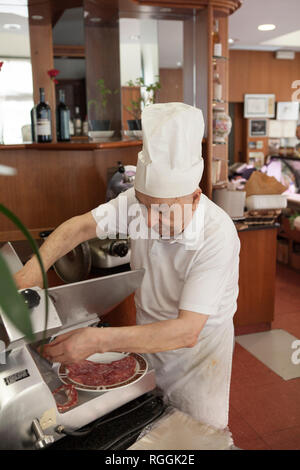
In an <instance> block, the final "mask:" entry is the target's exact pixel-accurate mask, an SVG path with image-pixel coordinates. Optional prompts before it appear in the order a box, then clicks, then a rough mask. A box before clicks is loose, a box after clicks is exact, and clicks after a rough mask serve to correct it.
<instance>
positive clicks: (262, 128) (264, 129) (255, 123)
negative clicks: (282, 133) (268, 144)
mask: <svg viewBox="0 0 300 470" xmlns="http://www.w3.org/2000/svg"><path fill="white" fill-rule="evenodd" d="M267 135H268V120H267V119H249V137H267Z"/></svg>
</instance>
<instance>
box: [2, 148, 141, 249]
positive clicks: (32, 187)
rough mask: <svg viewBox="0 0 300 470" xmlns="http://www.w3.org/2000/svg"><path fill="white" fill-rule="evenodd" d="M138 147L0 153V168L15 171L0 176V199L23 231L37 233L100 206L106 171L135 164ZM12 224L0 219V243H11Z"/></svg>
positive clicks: (105, 181) (104, 191)
mask: <svg viewBox="0 0 300 470" xmlns="http://www.w3.org/2000/svg"><path fill="white" fill-rule="evenodd" d="M140 150H141V146H134V147H124V148H115V149H103V150H95V151H88V150H86V151H84V150H83V151H67V150H57V151H55V150H52V151H51V150H44V151H39V150H29V149H25V150H18V151H14V150H3V151H1V152H0V164H5V165H10V166H12V167H14V168H16V169H17V174H16V175H15V176H2V177H1V186H0V200H1V202H2V203H3V204H5V205H6V206H7V207H8V208H9V209H11V210H12V211H13V212H15V213H16V214H17V215H18V217H19V218H20V219H21V220H22V222H23V223H24V224H25V225H26V226H27V228H28V229H30V230H31V231H33V232H34V234H36V233H38V232H39V231H41V230H42V229H45V228H54V227H56V226H57V225H59V224H60V223H62V222H63V221H65V220H66V219H68V218H70V217H73V216H75V215H79V214H82V213H85V212H87V211H89V210H91V209H93V208H94V207H96V206H98V205H99V204H100V203H103V202H105V194H106V186H107V173H108V170H109V169H110V168H112V167H117V162H118V161H122V163H124V164H127V165H128V164H131V165H135V164H136V161H137V154H138V152H139V151H140ZM15 235H16V228H15V226H14V225H13V224H12V223H10V222H9V221H8V220H7V219H6V218H5V217H4V216H1V217H0V239H1V240H2V241H5V240H11V239H12V238H11V237H12V236H15Z"/></svg>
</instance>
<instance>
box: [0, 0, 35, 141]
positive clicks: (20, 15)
mask: <svg viewBox="0 0 300 470" xmlns="http://www.w3.org/2000/svg"><path fill="white" fill-rule="evenodd" d="M0 62H3V64H2V67H1V71H0V144H3V143H5V144H21V143H22V142H26V141H31V126H30V110H31V109H32V107H33V84H32V69H31V59H30V40H29V27H28V7H27V2H25V1H22V0H11V1H10V2H7V1H2V0H1V1H0Z"/></svg>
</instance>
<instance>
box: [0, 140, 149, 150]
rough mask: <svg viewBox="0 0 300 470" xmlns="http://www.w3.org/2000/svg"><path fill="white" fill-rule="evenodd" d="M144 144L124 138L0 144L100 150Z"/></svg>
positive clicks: (11, 147)
mask: <svg viewBox="0 0 300 470" xmlns="http://www.w3.org/2000/svg"><path fill="white" fill-rule="evenodd" d="M137 145H142V141H141V140H133V139H123V140H107V141H94V142H93V141H88V140H87V139H84V140H77V139H76V140H73V141H71V142H53V143H52V142H51V143H44V144H37V143H23V144H11V145H0V150H24V149H29V150H30V149H31V150H98V149H111V148H125V147H136V146H137Z"/></svg>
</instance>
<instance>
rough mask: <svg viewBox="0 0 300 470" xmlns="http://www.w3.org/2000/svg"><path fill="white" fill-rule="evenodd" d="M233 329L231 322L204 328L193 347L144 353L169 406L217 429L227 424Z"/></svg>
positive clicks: (223, 427)
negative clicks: (153, 369)
mask: <svg viewBox="0 0 300 470" xmlns="http://www.w3.org/2000/svg"><path fill="white" fill-rule="evenodd" d="M233 345H234V328H233V321H232V319H230V320H226V321H225V322H224V323H223V324H221V325H219V326H216V327H210V328H205V327H204V329H203V330H202V332H201V333H200V335H199V338H198V342H197V344H196V345H195V346H194V347H193V348H183V349H177V350H174V351H165V352H160V353H155V354H145V356H146V358H147V360H148V361H149V363H150V364H151V365H152V366H153V367H154V368H155V371H156V381H157V385H158V387H160V388H161V389H162V390H163V392H164V395H165V397H166V398H167V399H168V401H169V402H170V404H171V405H173V406H174V407H176V408H178V409H179V410H181V411H182V412H184V413H186V414H188V415H190V416H191V417H192V418H194V419H196V420H197V421H199V422H201V423H205V424H209V425H210V426H214V427H215V428H217V429H225V428H226V427H227V425H228V413H229V389H230V378H231V365H232V354H233Z"/></svg>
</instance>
